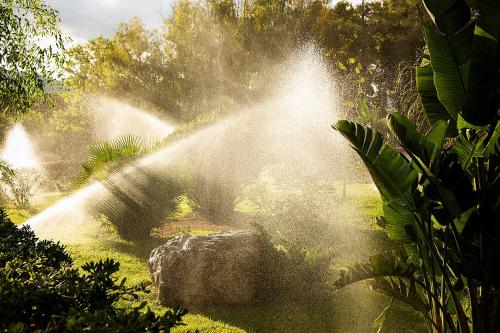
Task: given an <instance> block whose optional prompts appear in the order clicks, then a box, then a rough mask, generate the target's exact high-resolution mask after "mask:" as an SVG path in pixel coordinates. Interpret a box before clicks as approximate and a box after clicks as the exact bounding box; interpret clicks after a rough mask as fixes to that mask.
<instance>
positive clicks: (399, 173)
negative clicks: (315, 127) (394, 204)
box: [333, 120, 417, 207]
mask: <svg viewBox="0 0 500 333" xmlns="http://www.w3.org/2000/svg"><path fill="white" fill-rule="evenodd" d="M333 128H334V129H336V130H337V131H338V132H340V133H341V134H342V135H343V136H344V137H345V138H346V139H347V140H348V141H349V142H350V143H351V145H352V147H353V148H354V150H355V151H356V152H357V153H358V155H359V156H360V157H361V159H362V160H363V162H364V163H365V165H366V167H367V168H368V171H369V172H370V174H371V176H372V179H373V181H374V182H375V185H376V186H377V188H378V189H379V191H380V193H381V195H382V198H383V199H384V201H386V202H389V201H392V200H401V201H403V202H405V203H406V205H408V206H409V207H410V206H413V200H412V193H413V192H414V191H415V189H416V185H417V172H416V171H415V170H414V169H413V168H412V167H411V165H410V163H409V162H408V161H407V160H406V159H405V158H404V157H403V156H402V155H401V154H400V153H398V152H396V151H395V150H394V149H392V148H391V147H389V146H387V145H384V146H382V136H381V135H380V133H376V132H373V130H372V129H371V128H366V129H365V128H364V127H363V126H361V125H359V124H357V123H353V122H350V121H347V120H340V121H338V122H337V124H336V125H334V126H333Z"/></svg>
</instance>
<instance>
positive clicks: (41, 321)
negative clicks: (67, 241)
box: [0, 209, 187, 332]
mask: <svg viewBox="0 0 500 333" xmlns="http://www.w3.org/2000/svg"><path fill="white" fill-rule="evenodd" d="M119 267H120V264H119V263H118V262H115V261H114V260H112V259H106V260H104V261H99V262H89V263H87V264H85V265H83V266H82V267H81V269H82V271H83V273H82V272H80V271H79V270H78V269H77V268H74V267H72V259H71V257H70V255H69V254H68V253H67V252H66V250H65V249H64V247H63V246H62V245H60V244H59V243H54V242H52V241H46V240H38V239H37V238H36V236H35V234H34V233H33V231H31V230H30V228H29V227H28V226H23V227H22V228H17V227H16V226H15V225H14V224H13V223H12V222H11V221H10V220H9V219H8V218H7V216H6V214H5V212H4V211H3V210H1V209H0V329H3V330H4V331H8V332H26V331H35V330H38V329H41V330H46V331H50V332H55V331H57V332H82V331H92V332H117V331H120V332H138V331H145V330H148V331H151V332H160V331H163V332H165V331H166V332H168V331H170V329H171V328H172V327H175V326H179V325H182V316H183V315H184V314H185V313H187V311H186V310H185V309H182V308H178V307H175V308H174V309H171V310H167V311H166V313H165V314H164V315H162V316H157V315H156V314H154V313H153V312H152V311H151V310H150V309H144V308H145V303H142V304H141V305H139V306H132V307H131V308H129V309H125V308H120V307H118V306H117V303H118V301H120V300H127V299H129V300H137V299H138V298H139V295H140V293H143V292H147V289H146V287H145V286H144V285H141V286H134V287H128V286H126V285H125V279H122V280H121V281H118V279H117V278H116V277H115V276H114V274H115V273H116V272H118V270H119Z"/></svg>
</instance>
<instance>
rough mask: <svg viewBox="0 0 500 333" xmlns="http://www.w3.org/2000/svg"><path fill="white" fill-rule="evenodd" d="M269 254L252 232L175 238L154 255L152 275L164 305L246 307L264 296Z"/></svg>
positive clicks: (154, 252)
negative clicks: (230, 305) (266, 258)
mask: <svg viewBox="0 0 500 333" xmlns="http://www.w3.org/2000/svg"><path fill="white" fill-rule="evenodd" d="M268 250H269V244H268V242H266V241H265V240H264V239H263V238H262V237H261V236H260V235H259V234H257V233H255V232H249V231H242V232H226V233H217V234H212V235H205V236H177V237H175V238H173V239H171V240H170V241H168V242H167V243H166V244H164V245H161V246H159V247H157V248H156V249H154V250H153V251H152V252H151V256H150V258H149V270H150V273H151V277H152V280H153V283H154V285H155V286H156V288H157V290H158V298H159V300H160V301H161V303H163V304H165V305H173V304H180V305H183V306H188V305H207V304H232V305H236V304H248V303H253V302H255V301H257V300H258V299H259V297H260V295H261V291H262V287H263V284H265V281H264V280H265V273H264V272H263V271H262V265H261V264H260V263H262V259H263V258H264V257H266V254H267V253H269V252H267V251H268ZM259 266H260V267H259ZM264 271H265V269H264Z"/></svg>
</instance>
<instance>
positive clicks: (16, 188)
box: [0, 168, 42, 210]
mask: <svg viewBox="0 0 500 333" xmlns="http://www.w3.org/2000/svg"><path fill="white" fill-rule="evenodd" d="M41 178H42V175H41V174H40V172H39V171H38V170H35V169H31V168H18V169H15V170H9V171H5V172H2V176H1V178H0V181H1V185H0V190H1V191H2V194H3V197H4V198H5V199H6V200H7V201H8V202H10V203H12V204H14V205H15V206H16V207H18V208H20V209H28V210H29V209H31V200H32V199H33V197H34V196H35V194H36V193H37V191H38V190H39V186H40V183H41Z"/></svg>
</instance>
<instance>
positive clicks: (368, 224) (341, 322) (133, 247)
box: [8, 184, 420, 333]
mask: <svg viewBox="0 0 500 333" xmlns="http://www.w3.org/2000/svg"><path fill="white" fill-rule="evenodd" d="M336 186H338V187H339V189H338V190H337V191H338V192H339V191H342V187H341V186H342V185H341V184H338V185H336ZM46 200H47V202H39V203H38V205H39V206H37V207H38V209H41V207H44V206H45V207H47V206H50V205H51V204H52V203H53V202H54V201H55V197H54V196H48V197H47V198H46ZM336 209H337V214H336V216H337V218H338V220H339V221H338V223H340V225H342V226H343V229H342V232H344V233H352V235H353V236H352V237H353V238H352V241H350V242H345V243H337V244H336V245H335V246H336V248H335V251H336V252H338V253H352V254H353V256H352V257H350V256H344V257H342V256H337V257H336V262H335V265H340V266H341V265H344V264H346V263H348V262H349V261H351V260H352V261H356V260H359V258H360V257H364V258H367V257H366V256H368V255H369V254H370V253H374V252H377V251H379V250H380V249H383V248H384V246H385V245H386V238H384V237H385V235H383V234H382V233H381V231H380V230H379V229H377V228H378V227H376V225H375V223H374V220H375V217H376V216H379V215H381V214H382V209H381V202H380V198H379V196H378V193H377V192H376V191H374V189H373V188H372V186H371V185H367V184H350V185H348V186H347V188H346V197H345V198H343V199H342V200H341V201H340V203H339V205H338V207H336ZM8 213H9V215H10V216H11V217H16V218H17V223H20V222H23V221H24V220H25V219H26V218H27V217H26V215H29V212H28V214H25V213H24V212H21V211H16V210H14V209H12V208H10V209H9V208H8ZM28 217H29V216H28ZM190 222H191V223H190ZM87 227H88V228H87V229H88V230H86V233H87V234H89V235H90V237H81V238H80V237H78V238H75V239H74V241H71V242H69V243H68V244H67V250H68V251H69V252H70V253H71V254H72V256H73V258H74V264H75V265H76V266H81V265H82V264H83V263H85V262H87V261H90V260H94V261H95V260H101V259H106V258H113V259H115V260H117V261H119V262H120V272H119V274H118V275H117V277H118V278H120V279H121V278H126V281H127V284H129V285H134V284H138V283H142V282H144V281H150V276H149V269H148V265H147V260H148V258H149V254H150V252H151V250H152V249H153V248H155V247H156V246H158V245H160V244H162V243H164V242H165V241H166V238H163V239H154V240H149V241H145V242H141V243H133V242H128V241H124V240H122V239H120V238H119V237H118V236H116V234H114V233H113V232H112V231H110V230H108V229H106V230H104V229H103V227H102V226H101V225H99V224H97V223H96V225H93V226H87ZM332 230H333V231H335V230H337V232H338V229H336V228H332ZM214 231H216V230H213V229H210V228H207V227H206V225H204V224H203V223H199V222H195V223H193V221H189V220H187V222H186V223H183V222H179V221H177V222H175V223H174V225H171V226H167V227H165V228H164V229H163V236H164V237H173V236H175V235H176V234H179V233H181V234H207V233H210V232H214ZM360 235H361V236H360ZM349 237H350V236H349ZM349 237H347V238H349ZM361 244H365V245H366V244H369V245H370V246H364V245H363V246H361ZM361 247H362V248H363V249H362V250H361V251H360V248H361ZM354 254H355V255H354ZM326 294H328V292H327V291H325V295H326ZM328 295H331V294H328ZM143 300H146V301H147V302H148V306H149V307H151V308H152V309H153V310H154V311H155V312H158V313H161V312H163V311H165V308H164V307H162V306H161V305H160V304H159V303H158V302H157V301H156V296H155V295H154V293H153V294H147V295H144V296H143V297H142V298H141V299H140V300H139V301H143ZM388 302H389V300H388V299H387V298H386V297H385V296H382V295H379V294H377V293H374V292H371V291H370V290H369V288H368V287H367V286H366V284H364V283H358V284H357V285H354V286H350V287H348V288H345V289H343V290H341V291H338V292H336V293H335V294H334V295H333V296H326V297H321V299H316V300H312V301H311V300H308V301H307V302H301V301H299V302H278V301H277V302H273V303H271V304H265V305H250V306H241V307H220V306H219V307H205V308H196V309H190V314H188V315H187V316H185V324H186V326H183V327H180V328H177V329H175V330H174V332H182V333H185V332H214V333H215V332H221V333H240V332H283V333H285V332H286V333H295V332H297V333H298V332H332V333H335V332H339V333H340V332H347V333H349V332H356V333H358V332H359V333H364V332H366V333H368V332H373V327H372V322H373V320H374V319H375V318H376V317H377V316H378V315H379V314H380V312H381V311H382V310H383V309H384V308H385V307H386V306H387V304H388ZM122 306H127V304H126V303H124V304H122ZM404 311H407V310H406V309H405V308H404V307H402V311H401V313H404ZM412 316H413V315H412V314H411V313H409V314H406V315H405V317H404V318H403V319H402V320H401V322H402V323H404V325H403V326H404V327H399V328H396V330H395V332H420V331H419V329H420V328H419V327H418V325H417V324H416V323H419V322H420V321H419V320H418V318H413V317H412ZM408 323H409V325H408ZM398 325H399V324H398ZM413 329H415V330H413Z"/></svg>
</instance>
